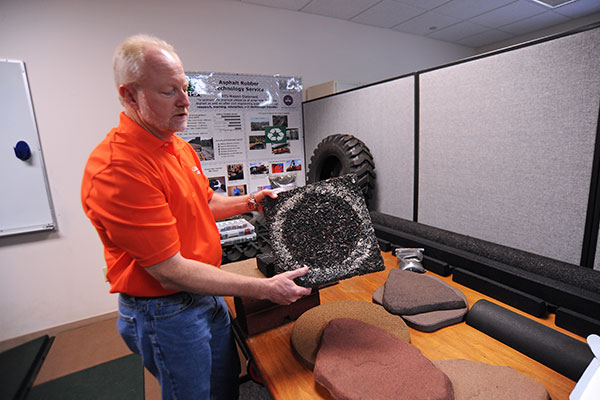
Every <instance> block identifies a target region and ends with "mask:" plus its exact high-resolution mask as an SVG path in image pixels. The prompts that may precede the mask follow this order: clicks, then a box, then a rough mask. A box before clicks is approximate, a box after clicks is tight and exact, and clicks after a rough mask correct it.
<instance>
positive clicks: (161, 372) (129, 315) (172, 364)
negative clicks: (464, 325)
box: [117, 292, 240, 400]
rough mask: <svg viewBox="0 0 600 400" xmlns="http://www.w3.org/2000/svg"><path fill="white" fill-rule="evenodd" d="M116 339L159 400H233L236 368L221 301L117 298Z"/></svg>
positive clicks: (189, 295)
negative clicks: (136, 357)
mask: <svg viewBox="0 0 600 400" xmlns="http://www.w3.org/2000/svg"><path fill="white" fill-rule="evenodd" d="M117 327H118V329H119V333H120V334H121V336H122V337H123V340H125V343H127V346H128V347H129V348H130V349H131V351H133V352H134V353H137V354H140V355H141V356H142V359H143V360H144V366H145V367H146V368H147V369H148V371H150V372H151V373H152V375H154V376H155V377H156V379H158V382H159V383H160V387H161V392H162V399H163V400H170V399H180V400H187V399H193V400H196V399H223V400H229V399H237V398H238V390H239V373H240V362H239V358H238V353H237V349H236V347H235V342H234V338H233V333H232V331H231V324H230V319H229V314H228V312H227V305H226V304H225V301H224V300H223V298H222V297H213V296H201V295H196V294H192V293H185V292H180V293H177V294H174V295H171V296H165V297H159V298H149V297H132V296H128V295H126V294H121V295H120V296H119V319H118V321H117Z"/></svg>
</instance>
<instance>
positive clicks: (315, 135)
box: [303, 75, 414, 220]
mask: <svg viewBox="0 0 600 400" xmlns="http://www.w3.org/2000/svg"><path fill="white" fill-rule="evenodd" d="M303 116H304V134H305V136H304V146H305V155H306V165H307V168H308V164H309V163H310V158H311V156H312V154H313V153H314V151H315V149H316V147H317V145H318V144H319V142H321V140H323V139H324V138H325V137H327V136H329V135H333V134H337V133H347V134H351V135H354V136H356V137H357V138H358V139H360V140H361V141H363V142H364V143H365V144H366V145H367V147H368V148H369V150H370V151H371V153H372V154H373V159H374V161H375V172H376V174H377V179H376V186H375V195H374V197H373V200H374V201H373V202H372V203H371V204H373V206H372V207H374V209H376V210H379V211H381V212H385V213H388V214H392V215H396V216H399V217H402V218H407V219H411V220H412V218H413V182H414V76H412V75H411V76H407V77H402V78H398V79H395V80H391V81H387V82H382V83H378V84H375V85H372V86H367V87H364V88H359V89H356V90H352V91H348V92H345V93H340V94H336V95H333V96H329V97H325V98H322V99H316V100H312V101H308V102H305V103H304V104H303Z"/></svg>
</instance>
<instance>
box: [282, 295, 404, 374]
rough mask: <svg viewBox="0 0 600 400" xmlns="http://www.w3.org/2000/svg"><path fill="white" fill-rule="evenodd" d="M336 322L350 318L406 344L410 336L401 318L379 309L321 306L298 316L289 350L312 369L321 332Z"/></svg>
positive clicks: (349, 303)
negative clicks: (376, 328) (329, 324)
mask: <svg viewBox="0 0 600 400" xmlns="http://www.w3.org/2000/svg"><path fill="white" fill-rule="evenodd" d="M336 318H354V319H357V320H360V321H363V322H365V323H367V324H370V325H373V326H376V327H378V328H381V329H383V330H385V331H387V332H389V333H391V334H392V335H394V336H396V337H398V338H399V339H401V340H403V341H405V342H410V332H409V330H408V327H407V326H406V323H405V322H404V321H403V320H402V318H400V317H399V316H397V315H392V314H390V313H388V312H387V311H386V310H385V309H384V308H383V307H382V306H380V305H377V304H373V303H368V302H366V301H358V300H342V301H333V302H329V303H324V304H321V305H319V306H317V307H314V308H311V309H310V310H308V311H306V312H305V313H304V314H302V315H301V316H300V317H299V318H298V319H297V320H296V322H295V323H294V328H293V329H292V337H291V342H292V348H293V349H294V351H295V353H296V356H297V357H298V358H299V359H300V360H302V361H303V362H304V363H305V364H306V365H307V366H308V367H310V368H313V367H314V364H315V359H316V357H317V351H318V348H319V344H320V342H321V335H322V333H323V329H324V328H325V326H326V325H327V324H328V323H329V321H331V320H332V319H336Z"/></svg>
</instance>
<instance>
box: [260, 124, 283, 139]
mask: <svg viewBox="0 0 600 400" xmlns="http://www.w3.org/2000/svg"><path fill="white" fill-rule="evenodd" d="M265 131H266V136H267V137H266V139H267V143H282V142H285V127H283V126H271V127H268V128H267V129H265Z"/></svg>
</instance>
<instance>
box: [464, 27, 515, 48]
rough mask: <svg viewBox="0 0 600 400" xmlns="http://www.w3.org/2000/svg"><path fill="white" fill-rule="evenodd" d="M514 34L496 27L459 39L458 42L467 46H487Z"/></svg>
mask: <svg viewBox="0 0 600 400" xmlns="http://www.w3.org/2000/svg"><path fill="white" fill-rule="evenodd" d="M511 37H512V35H510V34H508V33H506V32H502V31H499V30H496V29H489V30H487V31H485V32H482V33H479V34H476V35H473V36H469V37H467V38H464V39H461V40H458V41H457V42H456V43H458V44H462V45H463V46H467V47H473V48H477V47H481V46H487V45H488V44H492V43H498V42H501V41H503V40H506V39H510V38H511Z"/></svg>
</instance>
